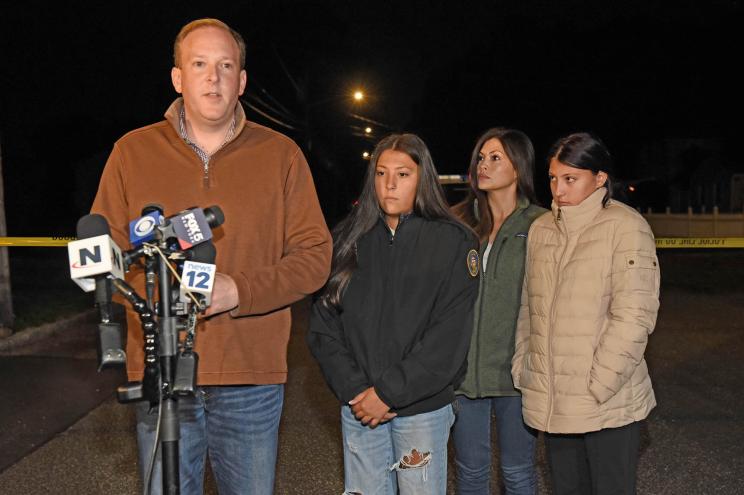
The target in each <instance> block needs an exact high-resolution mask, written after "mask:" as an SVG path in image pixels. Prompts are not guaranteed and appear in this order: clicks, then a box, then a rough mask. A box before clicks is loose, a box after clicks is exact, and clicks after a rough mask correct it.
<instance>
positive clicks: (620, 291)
mask: <svg viewBox="0 0 744 495" xmlns="http://www.w3.org/2000/svg"><path fill="white" fill-rule="evenodd" d="M548 156H549V162H550V172H549V176H550V188H551V192H552V194H553V204H552V214H550V213H546V214H545V215H543V216H542V217H540V218H538V219H537V220H536V221H535V222H534V223H533V224H532V227H531V228H530V232H529V236H528V247H527V260H526V265H525V266H526V273H525V283H524V285H523V291H522V308H521V310H520V315H519V321H518V326H517V336H516V352H515V355H514V358H513V360H512V377H513V379H514V384H515V386H516V387H517V388H519V389H520V390H521V391H522V398H523V399H522V400H523V408H522V412H523V415H524V420H525V422H526V423H527V424H528V425H530V426H532V427H533V428H536V429H538V430H541V431H544V432H546V435H545V444H546V448H547V454H548V461H549V463H550V466H551V476H552V481H553V493H555V494H556V495H560V494H564V493H587V494H603V493H621V494H626V493H635V473H636V467H637V464H638V446H639V437H640V428H639V421H641V420H643V419H644V418H646V416H648V414H649V412H650V411H651V409H652V408H653V407H654V406H655V405H656V400H655V398H654V392H653V389H652V388H651V380H650V378H649V375H648V368H647V367H646V362H645V360H644V358H643V354H644V351H645V348H646V343H647V341H648V336H649V334H650V333H651V332H652V331H653V329H654V325H655V324H656V314H657V311H658V308H659V263H658V260H657V257H656V248H655V243H654V237H653V234H652V232H651V229H650V228H649V226H648V224H647V223H646V221H645V220H644V219H643V217H642V216H641V215H639V214H638V213H637V212H636V211H635V210H633V209H632V208H630V207H628V206H626V205H624V204H623V203H620V202H618V201H614V200H612V199H611V189H612V188H611V184H610V175H609V174H610V173H611V171H612V161H611V157H610V154H609V152H608V151H607V149H606V147H605V146H604V144H603V143H602V142H601V141H600V140H599V139H597V138H596V137H594V136H592V135H590V134H587V133H578V134H571V135H569V136H567V137H565V138H563V139H560V140H559V141H557V142H556V143H555V144H554V145H553V147H552V148H551V151H550V153H549V155H548Z"/></svg>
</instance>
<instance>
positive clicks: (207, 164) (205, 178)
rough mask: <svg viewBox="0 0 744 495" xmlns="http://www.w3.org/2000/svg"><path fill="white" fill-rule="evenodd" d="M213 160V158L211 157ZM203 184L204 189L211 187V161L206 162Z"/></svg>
mask: <svg viewBox="0 0 744 495" xmlns="http://www.w3.org/2000/svg"><path fill="white" fill-rule="evenodd" d="M210 160H211V158H210ZM202 186H203V187H204V189H209V187H210V184H209V162H207V163H205V164H204V175H203V176H202Z"/></svg>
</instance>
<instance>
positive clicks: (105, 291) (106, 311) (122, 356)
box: [77, 213, 127, 371]
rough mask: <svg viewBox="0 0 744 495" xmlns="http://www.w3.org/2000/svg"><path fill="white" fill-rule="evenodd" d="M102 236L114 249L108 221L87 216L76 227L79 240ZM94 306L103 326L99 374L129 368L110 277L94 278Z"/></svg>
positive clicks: (99, 342)
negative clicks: (117, 319) (108, 370)
mask: <svg viewBox="0 0 744 495" xmlns="http://www.w3.org/2000/svg"><path fill="white" fill-rule="evenodd" d="M101 235H106V236H109V240H110V242H111V244H112V245H115V243H114V242H113V240H111V239H110V236H111V229H110V227H109V224H108V222H107V221H106V218H104V217H103V216H102V215H98V214H95V213H94V214H90V215H85V216H84V217H82V218H80V220H78V223H77V237H78V239H89V238H91V237H98V236H101ZM93 278H94V280H95V284H96V288H95V304H96V307H97V308H98V315H99V318H100V323H99V325H98V330H99V332H98V336H99V339H98V362H99V368H98V369H99V371H100V370H101V369H103V368H104V367H108V366H119V365H123V364H126V359H127V357H126V352H125V351H124V349H123V338H122V332H121V326H120V325H119V323H116V322H114V321H113V318H114V303H113V302H112V300H111V296H112V295H113V288H112V285H111V280H110V279H109V274H105V273H103V274H98V275H95V276H94V277H93Z"/></svg>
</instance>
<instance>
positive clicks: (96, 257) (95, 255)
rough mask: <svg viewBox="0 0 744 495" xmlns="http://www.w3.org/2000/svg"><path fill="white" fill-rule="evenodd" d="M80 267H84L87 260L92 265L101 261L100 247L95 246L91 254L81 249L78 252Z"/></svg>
mask: <svg viewBox="0 0 744 495" xmlns="http://www.w3.org/2000/svg"><path fill="white" fill-rule="evenodd" d="M79 253H80V266H85V265H87V264H88V260H90V261H91V262H93V263H100V262H101V261H102V258H101V246H95V247H94V248H93V252H92V253H91V252H90V251H89V250H88V249H86V248H82V249H81V250H80V251H79Z"/></svg>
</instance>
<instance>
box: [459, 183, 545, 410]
mask: <svg viewBox="0 0 744 495" xmlns="http://www.w3.org/2000/svg"><path fill="white" fill-rule="evenodd" d="M546 212H547V210H546V209H544V208H540V207H539V206H535V205H532V204H530V203H529V201H528V200H527V199H524V198H520V200H519V201H518V204H517V209H516V210H514V212H513V213H512V214H511V215H509V216H508V217H507V219H506V220H505V221H504V224H503V225H502V226H501V229H499V232H498V234H497V235H496V239H494V242H493V246H492V247H491V252H490V253H489V255H488V261H487V263H486V269H485V270H484V269H483V267H482V266H481V270H482V271H481V278H480V290H479V293H478V300H477V301H476V303H475V318H474V323H473V335H472V338H471V340H470V351H469V353H468V370H467V374H466V375H465V379H464V380H463V382H462V384H461V385H460V388H459V389H458V390H457V393H458V394H461V395H465V396H466V397H469V398H471V399H476V398H480V397H497V396H510V395H511V396H514V395H519V391H517V390H516V389H515V388H514V384H513V383H512V378H511V360H512V356H513V355H514V334H515V332H516V328H517V316H518V314H519V304H520V297H521V294H522V280H523V278H524V259H525V254H526V250H527V232H528V231H529V230H530V225H531V224H532V222H533V221H534V220H535V219H536V218H537V217H539V216H541V215H543V214H544V213H546ZM487 244H488V242H487V241H486V242H484V243H482V244H481V248H480V259H481V260H482V259H483V253H484V252H485V250H486V246H487Z"/></svg>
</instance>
